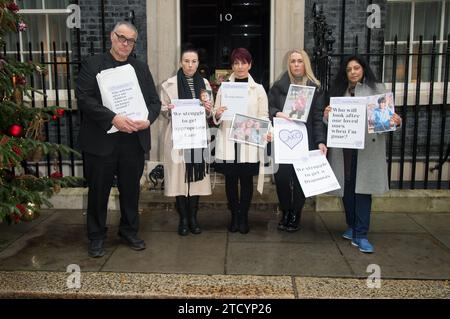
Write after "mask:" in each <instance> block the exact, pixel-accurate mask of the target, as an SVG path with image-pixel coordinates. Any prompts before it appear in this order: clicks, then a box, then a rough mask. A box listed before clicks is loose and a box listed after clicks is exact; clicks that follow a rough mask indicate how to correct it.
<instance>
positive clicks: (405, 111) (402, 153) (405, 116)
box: [398, 35, 411, 189]
mask: <svg viewBox="0 0 450 319" xmlns="http://www.w3.org/2000/svg"><path fill="white" fill-rule="evenodd" d="M410 44H411V43H410V37H409V35H408V40H407V41H406V52H405V77H404V79H403V105H402V122H403V123H402V140H401V145H400V178H399V184H398V185H399V186H398V187H399V188H400V189H403V179H404V172H405V148H406V126H407V124H408V88H409V86H408V82H409V59H410V56H411V52H410V48H409V47H410Z"/></svg>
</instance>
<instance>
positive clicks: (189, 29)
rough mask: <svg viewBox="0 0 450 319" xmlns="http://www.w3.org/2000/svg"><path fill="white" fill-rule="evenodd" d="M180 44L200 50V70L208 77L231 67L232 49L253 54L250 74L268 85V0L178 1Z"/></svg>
mask: <svg viewBox="0 0 450 319" xmlns="http://www.w3.org/2000/svg"><path fill="white" fill-rule="evenodd" d="M181 19H182V20H181V26H182V29H181V34H182V39H181V40H182V43H186V42H189V43H192V44H193V45H195V46H196V47H197V48H198V49H199V55H200V63H201V65H200V70H202V71H203V72H204V73H205V76H207V77H208V78H209V77H210V76H211V75H213V74H215V70H216V69H230V54H231V52H232V51H233V49H234V48H238V47H243V48H247V49H248V50H249V51H250V53H251V54H252V56H253V64H252V69H251V71H250V73H251V75H252V76H253V78H254V79H255V81H256V82H257V83H261V84H263V85H264V87H265V88H266V89H268V87H269V78H270V70H269V68H270V0H181Z"/></svg>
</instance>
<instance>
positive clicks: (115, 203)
mask: <svg viewBox="0 0 450 319" xmlns="http://www.w3.org/2000/svg"><path fill="white" fill-rule="evenodd" d="M50 202H51V203H52V204H53V207H54V208H56V209H86V207H87V188H63V189H62V190H61V191H60V192H59V193H58V194H56V195H55V196H53V197H52V198H51V199H50ZM174 203H175V199H174V198H173V197H165V196H164V194H163V191H161V190H157V191H155V190H143V191H142V192H141V197H140V206H141V208H143V209H146V208H152V207H155V206H157V205H165V206H172V205H174ZM200 203H201V205H203V206H207V207H212V208H214V207H217V208H226V203H227V200H226V195H225V185H223V184H216V185H215V188H214V189H213V194H212V195H210V196H202V198H201V201H200ZM252 205H253V206H256V207H258V209H260V210H266V209H268V210H272V209H276V207H277V206H278V199H277V195H276V190H275V185H273V184H271V183H266V184H265V186H264V193H263V194H262V195H260V194H259V193H258V192H257V191H256V186H255V190H254V196H253V201H252ZM201 207H202V206H201ZM108 209H110V210H118V209H119V196H118V191H117V189H115V188H113V189H112V190H111V194H110V201H109V205H108ZM305 210H306V211H318V212H342V211H343V207H342V201H341V199H340V198H338V197H335V196H330V195H319V196H315V197H312V198H308V199H307V201H306V206H305ZM372 211H373V212H393V213H395V212H397V213H405V212H409V213H450V190H391V191H389V192H387V193H386V194H383V195H379V196H373V204H372Z"/></svg>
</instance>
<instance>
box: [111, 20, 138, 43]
mask: <svg viewBox="0 0 450 319" xmlns="http://www.w3.org/2000/svg"><path fill="white" fill-rule="evenodd" d="M122 25H126V26H127V27H128V28H130V29H131V30H133V31H134V33H136V39H137V37H138V30H137V29H136V27H135V26H134V24H132V23H131V22H129V21H125V20H122V21H119V22H117V23H116V25H115V26H114V29H113V32H116V31H117V29H118V28H119V27H120V26H122Z"/></svg>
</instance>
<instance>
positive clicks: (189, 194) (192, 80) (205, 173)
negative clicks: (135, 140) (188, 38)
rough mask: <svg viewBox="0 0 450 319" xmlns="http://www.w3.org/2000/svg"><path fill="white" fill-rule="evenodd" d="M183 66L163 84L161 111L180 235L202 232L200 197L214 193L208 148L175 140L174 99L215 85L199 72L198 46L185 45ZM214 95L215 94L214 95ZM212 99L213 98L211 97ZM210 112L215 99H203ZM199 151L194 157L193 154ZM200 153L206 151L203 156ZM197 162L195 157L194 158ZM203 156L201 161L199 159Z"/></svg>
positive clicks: (167, 183) (169, 191) (168, 190)
mask: <svg viewBox="0 0 450 319" xmlns="http://www.w3.org/2000/svg"><path fill="white" fill-rule="evenodd" d="M180 64H181V68H180V69H179V70H178V73H177V75H176V76H174V77H171V78H170V79H168V80H167V81H165V82H164V83H163V84H162V89H161V102H162V106H161V114H162V115H163V116H164V117H165V118H166V119H167V120H168V125H167V129H166V132H165V138H164V195H166V196H170V197H175V198H176V206H177V210H178V214H179V216H180V221H179V226H178V234H180V235H181V236H185V235H187V234H188V233H189V231H191V232H192V233H193V234H200V233H201V229H200V226H199V225H198V222H197V210H198V202H199V197H200V196H204V195H211V183H210V177H209V168H208V163H206V161H205V159H204V157H203V156H204V154H206V153H207V150H204V149H196V150H175V149H173V142H172V121H171V109H173V108H174V105H173V104H172V100H173V99H192V98H198V99H200V98H201V96H204V94H202V93H204V91H205V90H206V91H209V92H212V90H211V86H210V84H209V82H208V81H207V80H206V79H203V78H202V77H201V76H200V74H199V73H198V72H197V69H198V65H199V59H198V52H197V51H196V50H195V49H194V48H184V49H183V50H182V53H181V60H180ZM210 95H211V94H210ZM211 99H212V97H211ZM202 105H203V106H204V107H205V110H206V115H207V116H211V108H212V105H213V104H212V101H211V100H203V101H202ZM194 153H195V154H196V155H195V156H193V154H194ZM200 154H202V155H201V156H200ZM194 158H195V161H193V160H191V159H194ZM199 158H201V159H202V160H201V162H199V161H198V160H197V159H199Z"/></svg>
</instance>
